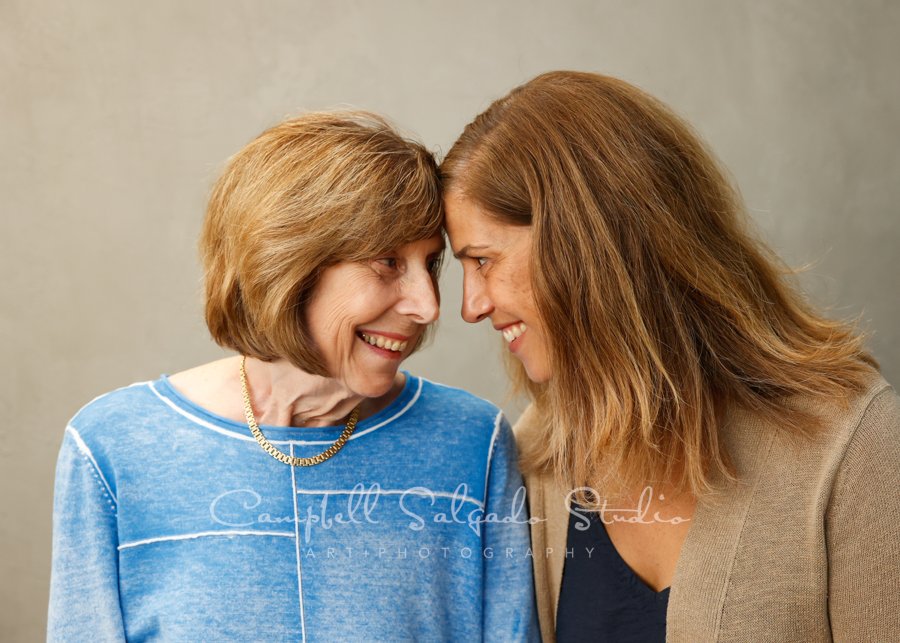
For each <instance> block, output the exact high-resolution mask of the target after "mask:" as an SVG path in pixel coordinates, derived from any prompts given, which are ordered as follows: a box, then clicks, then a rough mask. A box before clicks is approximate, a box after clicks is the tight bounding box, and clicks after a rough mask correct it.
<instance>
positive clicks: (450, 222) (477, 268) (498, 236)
mask: <svg viewBox="0 0 900 643" xmlns="http://www.w3.org/2000/svg"><path fill="white" fill-rule="evenodd" d="M444 209H445V212H446V224H447V233H448V235H449V237H450V245H451V247H452V248H453V255H454V256H455V257H456V258H457V259H459V260H460V262H462V267H463V303H462V316H463V319H465V320H466V321H467V322H470V323H475V322H479V321H481V320H483V319H488V318H490V320H491V323H492V324H493V326H494V328H495V329H496V330H498V331H500V332H501V333H502V334H503V338H504V339H505V340H506V345H507V346H508V347H509V350H510V351H512V353H513V355H515V356H516V357H517V358H518V359H519V360H521V361H522V365H523V366H524V367H525V371H526V372H527V373H528V377H529V379H531V380H532V381H534V382H546V381H547V380H548V379H550V375H551V373H550V361H549V359H548V356H547V345H546V341H545V337H546V334H545V331H544V328H543V324H542V323H541V321H540V318H539V317H538V314H537V309H536V307H535V305H534V297H533V295H532V290H531V228H530V227H528V226H514V225H509V224H504V223H501V222H499V221H497V219H495V218H494V217H491V216H489V215H488V214H487V213H485V212H484V210H483V209H482V208H481V207H480V206H479V205H478V204H477V203H474V202H473V201H471V200H469V199H466V198H464V197H462V196H460V195H459V194H457V193H454V192H451V193H450V194H448V195H447V196H446V197H445V198H444Z"/></svg>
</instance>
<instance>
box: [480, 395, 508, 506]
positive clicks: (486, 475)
mask: <svg viewBox="0 0 900 643" xmlns="http://www.w3.org/2000/svg"><path fill="white" fill-rule="evenodd" d="M502 419H503V411H500V412H499V413H497V417H495V418H494V432H493V434H491V447H490V448H489V449H488V460H487V470H486V471H485V473H484V502H485V504H487V499H488V484H489V483H490V480H491V459H492V458H493V457H494V444H496V442H497V433H499V432H500V424H501V420H502Z"/></svg>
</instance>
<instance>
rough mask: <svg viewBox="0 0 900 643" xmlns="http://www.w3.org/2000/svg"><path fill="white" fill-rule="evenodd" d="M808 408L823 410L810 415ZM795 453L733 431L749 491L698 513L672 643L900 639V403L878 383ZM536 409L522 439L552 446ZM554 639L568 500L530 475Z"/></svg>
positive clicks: (519, 430)
mask: <svg viewBox="0 0 900 643" xmlns="http://www.w3.org/2000/svg"><path fill="white" fill-rule="evenodd" d="M807 408H811V407H810V406H809V405H807ZM818 411H819V412H821V413H824V414H825V417H826V418H827V421H826V425H825V428H824V430H823V431H822V432H820V433H819V434H818V435H817V436H816V437H815V439H813V440H812V441H807V442H805V443H803V444H802V445H801V446H799V447H796V446H793V445H792V443H790V442H789V441H788V440H787V439H785V437H784V436H783V435H782V434H780V433H778V432H777V431H776V430H774V429H773V428H772V427H771V426H768V425H766V424H765V423H764V422H762V421H760V420H759V418H757V417H754V416H753V415H750V414H747V413H742V412H735V413H733V414H732V415H731V416H729V418H728V420H727V421H726V423H725V425H724V426H723V436H724V439H725V444H726V446H727V448H728V450H729V453H730V454H731V456H732V459H733V461H734V464H735V466H736V467H737V471H738V475H739V478H740V480H741V482H740V484H739V485H736V486H735V487H734V488H731V489H728V490H727V491H725V492H724V494H723V495H721V497H719V498H718V499H717V500H716V501H714V502H704V503H702V504H700V503H698V506H697V509H696V512H695V514H694V518H693V519H692V524H691V527H690V530H689V532H688V535H687V538H686V540H685V542H684V546H683V548H682V551H681V555H680V557H679V559H678V564H677V567H676V571H675V577H674V580H673V582H672V588H671V590H670V593H669V608H668V613H667V616H666V640H667V641H689V642H691V643H698V642H700V641H747V642H750V641H804V642H807V641H831V640H835V641H900V403H898V397H897V395H896V393H895V392H894V390H893V389H892V388H891V387H890V386H889V385H888V384H887V383H886V382H885V381H884V380H882V379H881V378H880V377H877V378H874V379H873V381H872V383H871V386H870V387H869V388H868V390H867V391H866V392H865V393H864V394H862V395H861V396H860V397H859V398H858V399H856V400H855V401H854V402H853V403H852V404H851V405H850V407H849V408H829V409H821V408H819V409H818ZM542 429H543V426H542V423H541V421H540V417H539V414H537V413H536V412H535V411H534V410H533V409H532V408H531V407H529V408H528V409H527V410H526V411H525V414H524V415H523V416H522V418H521V419H520V420H519V422H518V423H517V424H516V427H515V432H516V436H517V439H518V440H519V441H520V443H522V442H524V441H528V440H540V439H541V434H542ZM526 485H527V487H528V494H529V508H530V511H531V516H532V518H540V519H543V520H542V521H540V522H536V523H535V524H533V525H532V531H531V537H532V548H533V551H534V572H535V586H536V592H537V599H538V616H539V619H540V625H541V634H542V636H543V639H544V641H547V642H550V641H555V640H556V637H555V627H556V606H557V602H558V600H559V590H560V583H561V580H562V573H563V563H564V560H565V558H564V556H565V547H566V535H567V529H568V519H569V514H568V508H567V506H566V504H565V493H564V492H563V490H562V489H561V488H560V487H559V486H558V485H557V484H556V483H555V482H554V481H553V480H552V479H551V477H550V476H535V477H530V478H529V477H526Z"/></svg>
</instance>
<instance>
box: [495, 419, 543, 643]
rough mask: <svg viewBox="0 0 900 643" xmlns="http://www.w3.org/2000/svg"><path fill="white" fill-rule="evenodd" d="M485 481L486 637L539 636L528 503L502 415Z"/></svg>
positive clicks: (534, 638) (531, 638) (529, 638)
mask: <svg viewBox="0 0 900 643" xmlns="http://www.w3.org/2000/svg"><path fill="white" fill-rule="evenodd" d="M489 464H490V469H489V471H488V479H487V485H486V497H485V516H484V518H485V523H484V533H483V539H484V556H483V561H484V602H485V605H484V610H483V614H484V623H483V632H484V639H485V640H486V641H539V640H540V635H539V630H538V626H537V612H536V609H535V603H534V582H533V578H532V560H531V558H530V557H529V556H530V553H531V551H530V537H529V531H528V508H527V503H526V498H525V488H524V485H523V483H522V476H521V474H520V473H519V468H518V462H517V458H516V445H515V442H514V440H513V435H512V430H511V429H510V426H509V423H508V422H507V421H506V418H505V417H503V415H502V414H500V415H498V417H497V426H496V429H495V431H494V435H493V441H492V449H491V456H490V461H489Z"/></svg>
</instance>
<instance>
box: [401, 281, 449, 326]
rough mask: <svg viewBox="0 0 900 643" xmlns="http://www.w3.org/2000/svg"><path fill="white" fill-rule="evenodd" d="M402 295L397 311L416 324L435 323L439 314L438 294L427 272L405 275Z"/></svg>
mask: <svg viewBox="0 0 900 643" xmlns="http://www.w3.org/2000/svg"><path fill="white" fill-rule="evenodd" d="M401 287H402V294H401V297H400V301H399V302H398V304H397V311H398V312H399V313H401V314H403V315H408V316H409V317H411V318H412V319H413V320H414V321H415V322H416V323H418V324H430V323H432V322H434V321H437V318H438V316H439V315H440V314H441V302H440V294H439V293H438V289H437V284H436V283H435V282H434V278H433V277H432V275H431V273H430V272H428V271H427V270H417V271H415V273H414V274H407V275H406V277H405V278H404V280H403V284H402V286H401Z"/></svg>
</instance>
